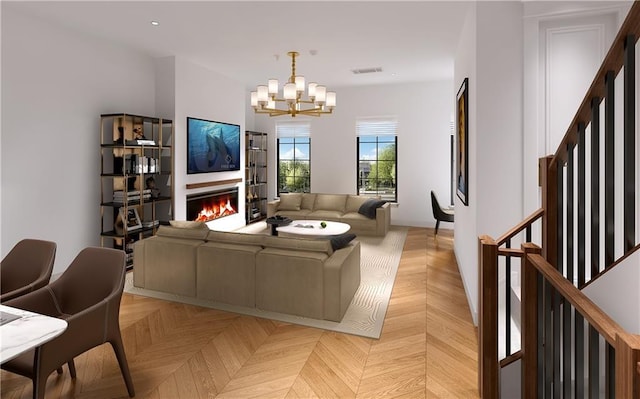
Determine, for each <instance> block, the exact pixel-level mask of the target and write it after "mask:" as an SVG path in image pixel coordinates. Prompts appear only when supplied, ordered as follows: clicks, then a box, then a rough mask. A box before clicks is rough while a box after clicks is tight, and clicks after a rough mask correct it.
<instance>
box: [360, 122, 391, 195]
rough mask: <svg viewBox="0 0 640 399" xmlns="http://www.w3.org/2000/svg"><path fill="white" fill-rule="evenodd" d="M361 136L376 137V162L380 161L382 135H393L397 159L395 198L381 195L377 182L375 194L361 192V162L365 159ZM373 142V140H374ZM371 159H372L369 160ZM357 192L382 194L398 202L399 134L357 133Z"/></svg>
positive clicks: (386, 136)
mask: <svg viewBox="0 0 640 399" xmlns="http://www.w3.org/2000/svg"><path fill="white" fill-rule="evenodd" d="M361 137H375V142H374V143H375V145H376V158H375V160H374V162H376V163H377V162H379V159H378V154H379V144H380V138H381V137H385V138H389V137H393V145H394V148H395V151H394V159H395V162H394V163H395V171H396V173H395V175H396V177H395V185H394V193H393V199H388V198H385V196H384V195H381V194H380V192H379V187H380V186H379V185H378V184H376V193H375V194H370V195H369V194H361V193H360V188H361V181H362V180H363V179H362V178H361V176H360V162H361V161H364V159H361V154H360V138H361ZM372 143H373V142H372ZM383 143H390V141H383ZM369 161H371V160H369ZM356 193H357V195H362V196H367V197H378V196H380V197H381V198H382V199H387V200H388V201H389V202H392V203H397V202H398V135H397V134H393V135H391V134H381V135H375V134H358V135H356Z"/></svg>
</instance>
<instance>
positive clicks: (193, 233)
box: [156, 226, 209, 241]
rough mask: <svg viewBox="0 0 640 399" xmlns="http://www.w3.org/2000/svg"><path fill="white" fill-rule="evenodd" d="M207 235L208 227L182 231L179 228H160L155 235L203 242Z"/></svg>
mask: <svg viewBox="0 0 640 399" xmlns="http://www.w3.org/2000/svg"><path fill="white" fill-rule="evenodd" d="M205 227H206V226H205ZM208 233H209V228H208V227H207V228H206V229H183V228H179V227H171V226H160V228H159V229H158V232H157V233H156V235H157V236H159V237H174V238H186V239H193V240H203V241H204V240H205V239H206V238H207V234H208Z"/></svg>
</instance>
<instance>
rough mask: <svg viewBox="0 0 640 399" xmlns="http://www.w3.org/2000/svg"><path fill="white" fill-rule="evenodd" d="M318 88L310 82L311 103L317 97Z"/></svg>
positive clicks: (314, 83)
mask: <svg viewBox="0 0 640 399" xmlns="http://www.w3.org/2000/svg"><path fill="white" fill-rule="evenodd" d="M316 86H318V84H317V83H316V82H309V89H308V91H307V93H308V94H309V99H310V100H311V101H313V100H314V99H315V97H316Z"/></svg>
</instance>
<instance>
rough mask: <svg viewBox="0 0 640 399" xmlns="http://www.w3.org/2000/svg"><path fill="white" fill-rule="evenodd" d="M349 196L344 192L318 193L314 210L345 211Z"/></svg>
mask: <svg viewBox="0 0 640 399" xmlns="http://www.w3.org/2000/svg"><path fill="white" fill-rule="evenodd" d="M346 204H347V196H346V195H344V194H316V202H315V205H314V206H313V210H314V211H318V210H321V211H338V212H342V213H344V209H345V206H346Z"/></svg>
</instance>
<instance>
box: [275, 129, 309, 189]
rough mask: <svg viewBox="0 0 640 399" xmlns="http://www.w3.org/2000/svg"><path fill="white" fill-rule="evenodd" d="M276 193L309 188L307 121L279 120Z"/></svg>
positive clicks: (277, 130)
mask: <svg viewBox="0 0 640 399" xmlns="http://www.w3.org/2000/svg"><path fill="white" fill-rule="evenodd" d="M276 133H277V136H278V182H277V184H278V190H277V191H278V195H280V193H308V192H310V190H311V137H310V133H311V126H310V124H309V123H308V122H279V123H277V124H276Z"/></svg>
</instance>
